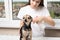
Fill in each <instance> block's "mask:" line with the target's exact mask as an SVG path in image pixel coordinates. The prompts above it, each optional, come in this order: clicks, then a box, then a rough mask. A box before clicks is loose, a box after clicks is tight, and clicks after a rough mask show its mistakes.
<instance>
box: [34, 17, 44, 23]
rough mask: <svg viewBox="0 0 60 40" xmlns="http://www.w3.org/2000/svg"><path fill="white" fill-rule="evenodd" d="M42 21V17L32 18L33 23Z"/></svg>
mask: <svg viewBox="0 0 60 40" xmlns="http://www.w3.org/2000/svg"><path fill="white" fill-rule="evenodd" d="M42 21H43V17H40V16H39V17H38V16H37V17H35V18H33V23H41V22H42Z"/></svg>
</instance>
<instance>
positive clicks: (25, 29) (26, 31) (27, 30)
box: [20, 15, 32, 40]
mask: <svg viewBox="0 0 60 40" xmlns="http://www.w3.org/2000/svg"><path fill="white" fill-rule="evenodd" d="M23 22H24V25H23V26H22V27H21V29H20V40H32V28H31V22H32V17H31V16H30V15H24V16H23Z"/></svg>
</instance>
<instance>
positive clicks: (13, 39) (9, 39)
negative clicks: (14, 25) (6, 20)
mask: <svg viewBox="0 0 60 40" xmlns="http://www.w3.org/2000/svg"><path fill="white" fill-rule="evenodd" d="M0 40H19V36H11V35H0ZM32 40H60V38H59V37H33V38H32Z"/></svg>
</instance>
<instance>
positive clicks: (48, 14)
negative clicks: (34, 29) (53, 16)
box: [45, 8, 50, 16]
mask: <svg viewBox="0 0 60 40" xmlns="http://www.w3.org/2000/svg"><path fill="white" fill-rule="evenodd" d="M45 16H50V13H49V10H48V9H47V8H45Z"/></svg>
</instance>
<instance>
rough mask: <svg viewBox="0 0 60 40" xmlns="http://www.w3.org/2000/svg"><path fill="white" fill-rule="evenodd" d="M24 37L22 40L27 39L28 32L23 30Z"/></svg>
mask: <svg viewBox="0 0 60 40" xmlns="http://www.w3.org/2000/svg"><path fill="white" fill-rule="evenodd" d="M22 36H23V38H22V40H26V37H27V31H25V30H22Z"/></svg>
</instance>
